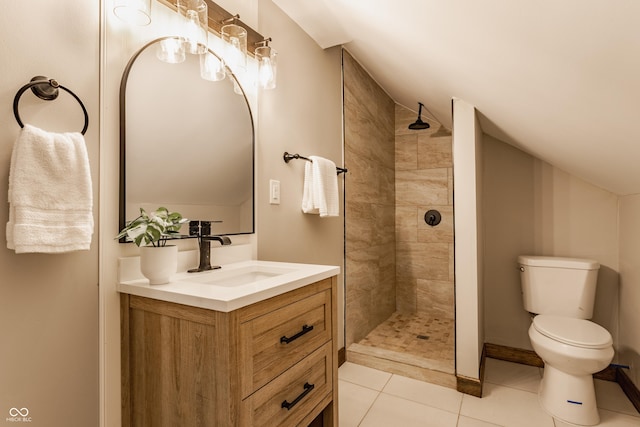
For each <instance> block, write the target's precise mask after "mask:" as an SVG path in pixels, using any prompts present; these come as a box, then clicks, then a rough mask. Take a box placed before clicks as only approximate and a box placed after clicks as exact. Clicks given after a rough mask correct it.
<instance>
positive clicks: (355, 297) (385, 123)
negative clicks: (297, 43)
mask: <svg viewBox="0 0 640 427" xmlns="http://www.w3.org/2000/svg"><path fill="white" fill-rule="evenodd" d="M343 58H344V59H343V66H344V126H345V165H346V166H347V167H348V168H349V174H348V176H347V177H346V180H345V185H346V188H345V194H346V202H345V204H346V213H345V217H346V227H345V235H346V242H345V250H346V293H347V299H346V310H347V313H346V344H347V346H349V345H350V344H352V343H354V342H357V341H360V340H361V339H362V338H364V337H365V336H366V335H367V334H368V333H369V332H370V331H371V330H372V329H373V328H375V327H376V326H377V325H378V324H380V323H382V322H383V321H384V320H386V319H387V318H388V317H389V316H390V315H391V314H393V312H394V311H395V310H396V283H395V282H396V255H395V251H396V245H395V238H396V236H395V184H394V169H395V164H394V102H393V100H392V99H391V98H390V97H389V96H388V95H387V94H386V93H385V92H384V91H383V90H382V89H381V88H380V86H378V84H377V83H376V82H375V81H374V80H373V79H372V78H371V77H370V76H369V75H368V74H367V72H366V71H365V70H364V69H363V68H362V67H361V66H360V65H359V64H358V63H357V62H356V61H355V60H354V59H353V57H352V56H351V55H350V54H349V53H348V52H347V51H344V55H343Z"/></svg>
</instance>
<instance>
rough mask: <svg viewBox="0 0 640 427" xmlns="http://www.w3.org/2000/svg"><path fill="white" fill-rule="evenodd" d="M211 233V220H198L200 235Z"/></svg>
mask: <svg viewBox="0 0 640 427" xmlns="http://www.w3.org/2000/svg"><path fill="white" fill-rule="evenodd" d="M210 234H211V221H200V235H201V236H208V235H210Z"/></svg>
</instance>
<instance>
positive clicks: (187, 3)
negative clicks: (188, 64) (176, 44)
mask: <svg viewBox="0 0 640 427" xmlns="http://www.w3.org/2000/svg"><path fill="white" fill-rule="evenodd" d="M176 5H177V7H178V14H179V15H180V16H181V17H182V19H183V24H182V35H183V36H184V43H185V49H186V51H187V52H188V53H191V54H194V55H197V54H202V53H205V52H206V51H207V38H208V36H207V30H208V27H207V16H208V15H207V9H208V8H207V4H206V3H205V2H204V0H177V2H176Z"/></svg>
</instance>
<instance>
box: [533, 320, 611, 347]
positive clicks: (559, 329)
mask: <svg viewBox="0 0 640 427" xmlns="http://www.w3.org/2000/svg"><path fill="white" fill-rule="evenodd" d="M533 327H534V328H536V330H537V331H538V332H540V333H541V334H543V335H546V336H547V337H549V338H551V339H554V340H556V341H560V342H563V343H565V344H570V345H573V346H576V347H584V348H606V347H609V346H611V345H612V344H613V340H612V339H611V334H610V333H609V331H607V330H606V329H605V328H603V327H602V326H600V325H597V324H595V323H593V322H590V321H588V320H584V319H573V318H570V317H562V316H554V315H550V314H540V315H538V316H536V317H534V318H533Z"/></svg>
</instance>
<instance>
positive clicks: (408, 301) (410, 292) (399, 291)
mask: <svg viewBox="0 0 640 427" xmlns="http://www.w3.org/2000/svg"><path fill="white" fill-rule="evenodd" d="M416 296H417V294H416V279H414V278H412V277H409V276H402V277H400V276H398V275H397V273H396V309H397V311H399V312H402V313H415V312H416V310H417V309H418V300H417V298H416Z"/></svg>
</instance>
